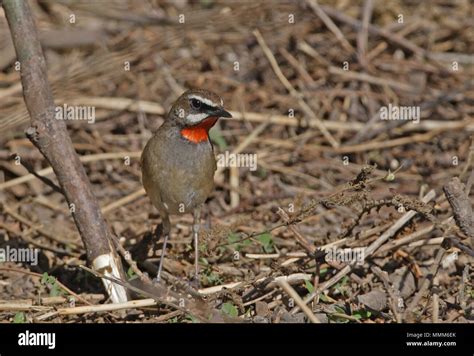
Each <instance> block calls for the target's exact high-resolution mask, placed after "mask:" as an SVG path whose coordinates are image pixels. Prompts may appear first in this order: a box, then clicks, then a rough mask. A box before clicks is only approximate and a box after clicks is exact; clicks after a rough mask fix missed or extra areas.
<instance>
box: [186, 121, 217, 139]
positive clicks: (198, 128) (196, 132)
mask: <svg viewBox="0 0 474 356" xmlns="http://www.w3.org/2000/svg"><path fill="white" fill-rule="evenodd" d="M217 119H218V118H217V117H208V118H207V119H204V120H202V121H201V122H200V123H199V124H197V125H194V126H189V127H186V128H184V129H182V130H181V136H183V137H184V138H186V139H187V140H189V141H191V142H194V143H199V142H203V141H206V140H208V139H209V136H208V133H209V130H210V129H211V127H212V126H214V125H215V123H216V122H217Z"/></svg>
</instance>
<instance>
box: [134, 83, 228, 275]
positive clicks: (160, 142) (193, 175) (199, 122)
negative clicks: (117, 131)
mask: <svg viewBox="0 0 474 356" xmlns="http://www.w3.org/2000/svg"><path fill="white" fill-rule="evenodd" d="M223 105H224V103H223V100H222V99H221V98H220V97H219V96H218V95H217V94H214V93H212V92H209V91H207V90H202V89H193V90H188V91H186V92H185V93H183V94H182V95H181V96H180V97H179V98H178V100H176V102H175V103H174V105H173V106H172V107H171V110H170V111H169V113H168V116H167V117H166V119H165V121H164V122H163V124H162V125H161V126H160V128H159V129H158V130H157V131H156V132H155V133H154V135H153V137H152V138H151V139H150V141H148V143H147V144H146V146H145V148H144V150H143V153H142V157H141V166H142V181H143V186H144V187H145V191H146V193H147V195H148V197H149V198H150V200H151V202H152V203H153V205H154V206H155V207H156V208H157V209H158V212H159V213H160V216H161V219H162V229H161V230H162V232H163V236H164V241H163V249H162V253H161V259H160V264H159V267H158V275H157V280H158V281H159V280H160V274H161V270H162V268H163V260H164V256H165V251H166V244H167V242H168V238H169V235H170V232H171V224H170V220H169V215H170V214H183V213H192V214H193V217H194V218H193V226H192V234H193V240H194V251H195V255H194V264H195V275H194V278H195V280H196V281H197V282H198V283H199V264H198V263H199V248H198V234H199V227H200V215H201V206H202V205H203V204H204V202H205V201H206V199H207V198H208V196H209V195H210V194H211V192H212V190H213V189H214V172H215V171H216V160H215V157H214V151H213V147H212V144H211V142H210V140H209V136H208V133H209V130H210V128H211V127H212V126H214V124H215V123H216V121H217V120H218V119H219V118H220V117H232V115H231V114H230V113H229V112H227V111H226V110H224V107H223Z"/></svg>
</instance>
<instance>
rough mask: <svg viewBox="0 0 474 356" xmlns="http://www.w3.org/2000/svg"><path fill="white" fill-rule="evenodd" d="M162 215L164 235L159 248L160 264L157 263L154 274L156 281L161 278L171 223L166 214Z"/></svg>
mask: <svg viewBox="0 0 474 356" xmlns="http://www.w3.org/2000/svg"><path fill="white" fill-rule="evenodd" d="M161 216H162V222H161V226H162V230H161V232H162V234H163V236H164V241H163V248H162V249H161V256H160V264H159V265H158V273H157V274H156V282H157V283H158V282H159V281H160V278H161V270H162V269H163V261H164V260H165V253H166V245H167V243H168V238H169V236H170V230H171V223H170V218H169V216H168V214H161Z"/></svg>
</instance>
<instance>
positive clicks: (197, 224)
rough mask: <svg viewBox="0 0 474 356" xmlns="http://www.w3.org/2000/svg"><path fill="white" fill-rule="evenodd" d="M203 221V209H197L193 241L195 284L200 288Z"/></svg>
mask: <svg viewBox="0 0 474 356" xmlns="http://www.w3.org/2000/svg"><path fill="white" fill-rule="evenodd" d="M200 220H201V207H197V208H195V209H194V212H193V239H194V282H195V283H196V284H197V286H199V284H200V281H199V241H198V238H199V229H200V226H201V224H200V222H201V221H200Z"/></svg>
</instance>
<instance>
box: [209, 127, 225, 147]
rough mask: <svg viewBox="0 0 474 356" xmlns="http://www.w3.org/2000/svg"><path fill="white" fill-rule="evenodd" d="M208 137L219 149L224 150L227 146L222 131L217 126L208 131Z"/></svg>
mask: <svg viewBox="0 0 474 356" xmlns="http://www.w3.org/2000/svg"><path fill="white" fill-rule="evenodd" d="M209 138H210V139H211V141H212V142H213V143H215V144H216V145H217V147H219V150H220V151H225V150H226V149H227V148H228V147H229V145H228V144H227V141H226V140H225V138H224V136H222V132H221V131H220V130H219V129H217V128H214V129H212V130H211V131H209Z"/></svg>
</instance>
